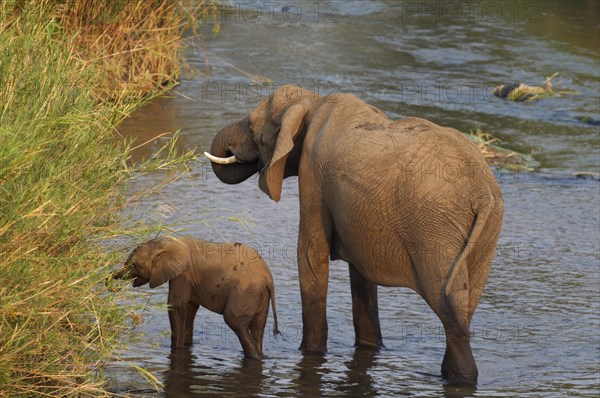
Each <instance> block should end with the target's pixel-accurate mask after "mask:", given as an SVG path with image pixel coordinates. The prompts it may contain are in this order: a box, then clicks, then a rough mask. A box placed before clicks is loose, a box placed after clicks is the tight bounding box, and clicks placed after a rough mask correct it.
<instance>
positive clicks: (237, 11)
mask: <svg viewBox="0 0 600 398" xmlns="http://www.w3.org/2000/svg"><path fill="white" fill-rule="evenodd" d="M224 3H227V2H224ZM230 4H231V5H232V6H233V7H230V8H227V9H225V8H221V9H220V12H219V15H218V19H219V21H220V23H221V32H220V33H219V34H217V35H213V34H212V33H211V32H210V30H209V29H210V24H207V25H206V32H205V37H204V39H203V40H198V41H196V43H195V46H194V47H192V48H191V49H190V50H189V53H188V59H189V61H190V65H191V66H192V68H193V69H195V72H194V71H192V72H190V73H189V74H188V75H187V77H186V78H184V80H183V81H182V84H181V85H180V86H179V87H177V88H176V89H175V90H173V91H172V92H170V93H169V95H168V96H166V97H165V98H161V99H158V100H156V101H154V102H152V103H150V104H148V105H147V106H146V107H145V108H143V109H141V110H140V111H139V112H137V113H136V114H134V115H133V116H132V117H131V118H130V119H128V120H126V121H125V122H124V123H123V124H122V125H121V126H120V128H119V130H120V132H121V133H122V134H123V135H125V136H130V137H134V138H135V139H136V140H137V141H138V142H140V143H141V142H145V141H148V140H150V142H151V143H150V144H148V145H145V146H143V147H141V148H140V149H139V150H138V151H136V154H135V156H136V159H140V158H143V157H148V156H150V155H151V154H152V153H153V151H156V149H157V148H158V147H159V146H160V145H161V143H162V142H163V139H156V140H152V137H155V136H156V135H158V134H160V133H164V132H174V131H176V130H181V142H180V145H181V146H182V147H185V148H196V150H197V151H198V152H201V151H203V150H206V149H207V148H208V147H209V145H210V142H211V140H212V137H213V136H214V134H215V133H216V132H217V131H218V130H219V129H220V128H221V127H223V126H224V125H226V124H228V123H230V122H232V121H235V120H238V119H239V118H241V117H242V116H243V115H244V113H246V112H247V111H248V110H249V109H252V108H253V107H254V106H255V105H256V103H257V102H258V99H259V97H260V96H261V95H266V94H268V93H269V92H270V91H271V90H272V88H270V87H273V86H274V87H277V86H280V85H282V84H286V83H294V84H298V85H301V86H303V87H307V88H310V89H312V90H315V91H318V92H319V93H320V94H323V95H325V94H328V93H331V92H349V93H353V94H356V95H357V96H359V97H361V98H363V99H364V100H366V101H367V102H369V103H371V104H373V105H375V106H377V107H378V108H380V109H382V110H383V111H384V112H386V113H387V114H388V115H390V116H391V117H393V118H400V117H404V116H419V117H423V118H426V119H430V120H432V121H434V122H436V123H438V124H442V125H447V126H452V127H455V128H457V129H459V130H461V131H465V132H466V131H469V130H472V129H475V128H477V127H479V128H482V129H483V130H485V131H489V132H491V133H493V134H494V135H495V136H496V137H498V138H500V139H501V140H502V141H503V142H502V144H501V145H503V146H504V147H506V148H509V149H512V150H515V151H518V152H521V153H526V154H531V155H532V156H533V158H534V159H535V160H536V162H538V167H537V168H536V170H535V171H534V172H532V173H525V172H507V171H498V170H497V171H496V176H497V179H498V180H499V182H500V185H501V189H502V192H503V194H504V198H505V201H506V215H505V221H504V227H503V231H502V235H501V237H500V242H499V248H498V252H497V254H496V258H495V261H494V265H493V268H492V271H491V274H490V276H489V281H488V283H487V285H486V290H485V293H484V295H483V297H482V299H481V302H480V304H479V307H478V310H477V312H476V313H475V316H474V318H473V325H472V336H473V337H472V346H473V350H474V354H475V358H476V361H477V364H478V366H479V385H478V388H477V390H475V391H467V390H464V389H457V388H453V387H446V386H444V383H443V380H442V379H441V378H440V376H439V369H440V364H441V360H442V356H443V353H444V347H445V345H444V337H443V333H442V330H441V324H440V323H439V321H438V320H437V318H436V317H435V316H434V314H433V313H432V311H431V310H430V309H429V308H428V307H427V306H426V304H425V303H424V302H423V301H422V300H421V299H420V298H419V297H418V296H417V295H416V294H415V293H414V292H412V291H410V290H407V289H400V288H380V289H379V292H380V318H381V323H382V333H383V338H384V343H385V348H384V349H382V350H380V351H378V352H372V351H368V350H366V351H363V350H355V349H354V348H353V346H352V345H353V341H354V335H353V328H352V319H351V301H350V292H349V281H348V270H347V265H346V264H345V263H342V262H333V263H332V265H331V272H330V283H329V296H328V321H329V324H330V332H329V352H328V353H327V354H326V355H325V356H324V357H318V356H317V357H314V356H302V355H301V354H300V352H299V351H298V346H299V343H300V339H301V328H302V325H301V307H300V294H299V286H298V280H297V270H296V238H297V228H298V191H297V182H296V181H295V180H294V179H289V180H286V182H285V183H284V188H283V194H282V200H281V202H280V203H275V202H272V201H270V200H269V199H268V198H267V197H266V196H265V195H264V194H263V193H262V192H260V190H259V189H258V186H257V179H256V178H251V179H250V180H249V181H246V182H244V183H242V184H239V185H235V186H227V185H225V184H222V183H220V182H219V181H218V180H217V179H216V177H215V176H214V175H213V174H212V171H211V168H210V165H209V164H208V162H207V161H206V160H204V159H201V158H200V159H198V160H197V161H195V162H194V163H193V164H192V165H191V168H192V172H191V174H190V175H189V176H188V177H186V178H183V179H181V180H179V181H177V182H176V183H174V184H172V185H170V186H169V187H168V188H166V189H165V190H164V191H163V193H162V194H161V195H157V196H155V197H152V198H150V199H148V200H145V201H143V202H139V203H136V204H135V209H133V208H132V209H131V211H135V212H136V213H137V214H138V215H140V216H145V217H150V218H151V219H156V220H159V221H161V222H166V223H170V224H172V225H174V226H175V227H176V228H178V229H179V230H181V231H182V233H186V234H191V235H194V236H197V237H200V238H204V239H208V240H216V241H221V240H223V239H228V240H231V241H241V242H245V243H248V244H250V245H252V246H253V247H255V248H257V249H258V250H259V251H260V252H261V253H262V255H263V257H264V258H265V260H266V261H267V263H268V264H269V266H270V268H271V271H272V273H273V277H274V280H275V285H276V300H277V309H278V316H279V322H280V329H281V331H282V332H283V336H282V337H280V338H278V339H274V338H273V337H272V336H271V335H270V333H266V336H265V343H264V344H265V347H264V350H265V354H266V358H265V359H264V360H263V361H262V362H258V361H247V360H244V359H243V358H242V351H241V347H240V345H239V342H238V341H237V339H236V337H235V335H234V334H233V332H231V331H230V330H229V329H228V328H227V326H226V325H225V323H224V322H223V320H222V318H221V317H220V316H219V315H216V314H212V313H209V312H208V311H207V310H202V309H201V310H200V311H199V314H198V317H197V319H196V323H195V333H194V340H195V344H194V345H193V347H192V348H191V349H189V350H177V351H173V352H171V350H170V348H169V344H170V340H169V325H168V319H167V315H166V311H165V310H164V308H163V309H162V310H156V309H147V310H144V311H140V315H142V316H143V318H144V322H143V323H142V324H141V325H140V326H136V327H135V334H136V335H138V337H139V340H140V341H139V342H137V343H134V344H133V345H132V346H131V351H128V352H125V353H122V354H121V356H122V357H123V358H124V360H127V361H130V362H132V363H134V364H136V365H140V366H143V367H145V368H147V369H148V370H150V371H152V372H153V373H154V374H155V375H156V376H157V377H158V379H159V380H160V381H161V382H162V383H163V384H164V388H163V389H161V390H160V391H155V390H153V389H152V388H149V387H148V384H146V383H145V382H144V381H143V379H142V378H141V376H140V375H139V374H138V373H137V372H136V371H135V370H133V369H132V368H131V367H129V366H128V365H126V364H124V363H115V364H112V365H110V366H109V367H108V368H107V372H108V374H109V375H110V376H111V378H112V379H113V384H114V389H115V391H117V392H120V393H123V394H125V395H129V396H154V397H189V396H216V397H249V396H260V397H275V396H287V397H317V396H352V397H361V396H363V397H371V396H373V397H375V396H380V397H386V396H427V397H434V396H477V397H514V396H519V397H562V396H570V397H573V396H576V397H585V396H590V397H592V396H594V397H595V396H598V395H599V394H600V249H599V242H600V183H599V182H598V180H597V179H594V178H589V179H587V178H583V179H582V178H576V177H575V176H574V175H573V173H574V172H576V171H588V172H596V173H597V172H598V171H599V168H600V156H599V127H598V126H597V125H594V123H597V121H598V119H600V115H599V114H598V112H599V93H600V76H599V74H600V61H599V52H598V51H599V34H598V32H599V22H600V21H599V19H600V17H599V13H600V6H599V3H597V2H595V1H581V2H571V1H522V2H491V1H479V2H464V1H461V2H404V1H335V2H324V1H304V2H298V1H295V2H286V1H279V2H275V1H273V2H260V1H259V2H236V3H230ZM207 72H208V73H209V76H207V75H205V73H207ZM554 72H559V76H558V77H557V78H555V80H553V83H554V84H555V86H557V85H558V86H561V87H564V88H570V89H573V90H575V91H576V92H577V94H575V95H563V96H561V97H555V98H549V99H544V100H542V101H539V102H535V103H533V102H532V103H514V102H508V101H504V100H500V99H498V98H496V97H493V96H492V95H491V88H492V87H493V85H495V84H499V83H513V82H524V83H529V84H540V83H542V82H543V80H544V78H545V77H546V76H548V75H550V74H552V73H554ZM265 78H268V79H270V80H271V81H272V84H271V86H269V85H265V84H263V83H264V79H265ZM153 178H156V176H152V175H150V176H144V177H140V178H139V179H138V180H137V181H136V182H135V186H134V187H133V189H134V190H135V189H140V188H143V187H145V186H148V185H149V184H150V183H151V180H152V179H153ZM240 220H242V221H243V223H240V222H239V221H240ZM132 244H133V243H132ZM166 293H167V287H166V286H162V287H160V288H157V289H154V290H150V289H148V288H147V287H146V288H140V289H138V292H137V293H136V296H135V297H136V300H137V301H138V302H139V303H143V304H144V303H149V304H158V303H164V302H165V301H166ZM271 327H272V317H271V316H270V317H269V321H268V323H267V329H268V330H270V329H271Z"/></svg>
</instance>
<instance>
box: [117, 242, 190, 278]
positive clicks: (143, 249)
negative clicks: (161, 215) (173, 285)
mask: <svg viewBox="0 0 600 398" xmlns="http://www.w3.org/2000/svg"><path fill="white" fill-rule="evenodd" d="M190 260H191V256H190V249H189V247H188V246H187V245H186V244H184V243H183V242H180V241H177V240H175V239H172V238H161V239H153V240H151V241H148V242H146V243H143V244H141V245H139V246H138V247H137V248H135V249H134V250H133V252H131V254H130V255H129V258H128V259H127V261H125V264H124V265H123V267H122V268H121V269H120V270H118V271H117V272H116V273H115V274H114V278H116V279H133V286H134V287H138V286H142V285H145V284H146V283H148V282H150V287H151V288H155V287H157V286H160V285H162V284H163V283H165V282H167V281H169V280H171V279H175V278H177V277H178V276H179V275H180V274H181V273H182V272H183V271H184V270H185V269H186V268H187V266H188V264H189V263H190Z"/></svg>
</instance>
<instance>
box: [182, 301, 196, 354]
mask: <svg viewBox="0 0 600 398" xmlns="http://www.w3.org/2000/svg"><path fill="white" fill-rule="evenodd" d="M198 308H199V305H198V304H194V303H191V302H190V303H188V305H187V315H186V321H185V336H184V344H185V345H191V344H192V342H193V339H194V319H196V313H197V312H198Z"/></svg>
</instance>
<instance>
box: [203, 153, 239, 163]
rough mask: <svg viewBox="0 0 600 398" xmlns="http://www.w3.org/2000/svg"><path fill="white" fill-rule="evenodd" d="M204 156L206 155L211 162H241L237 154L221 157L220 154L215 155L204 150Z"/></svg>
mask: <svg viewBox="0 0 600 398" xmlns="http://www.w3.org/2000/svg"><path fill="white" fill-rule="evenodd" d="M204 156H206V157H207V158H208V159H209V160H210V161H211V162H213V163H216V164H232V163H237V162H239V160H238V159H237V158H236V157H235V155H233V156H230V157H228V158H220V157H218V156H213V155H211V154H210V153H208V152H204Z"/></svg>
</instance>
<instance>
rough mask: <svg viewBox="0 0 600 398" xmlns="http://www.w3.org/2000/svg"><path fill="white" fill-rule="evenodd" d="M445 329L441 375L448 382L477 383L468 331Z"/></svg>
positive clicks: (475, 367)
mask: <svg viewBox="0 0 600 398" xmlns="http://www.w3.org/2000/svg"><path fill="white" fill-rule="evenodd" d="M444 327H445V329H446V352H445V354H444V360H443V361H442V376H443V377H444V378H445V379H446V380H448V381H449V382H450V383H466V384H470V385H476V384H477V374H478V372H477V365H476V364H475V358H474V357H473V352H472V350H471V343H470V339H469V333H468V331H467V332H466V333H465V331H463V330H459V329H456V328H452V327H447V326H446V325H444Z"/></svg>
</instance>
